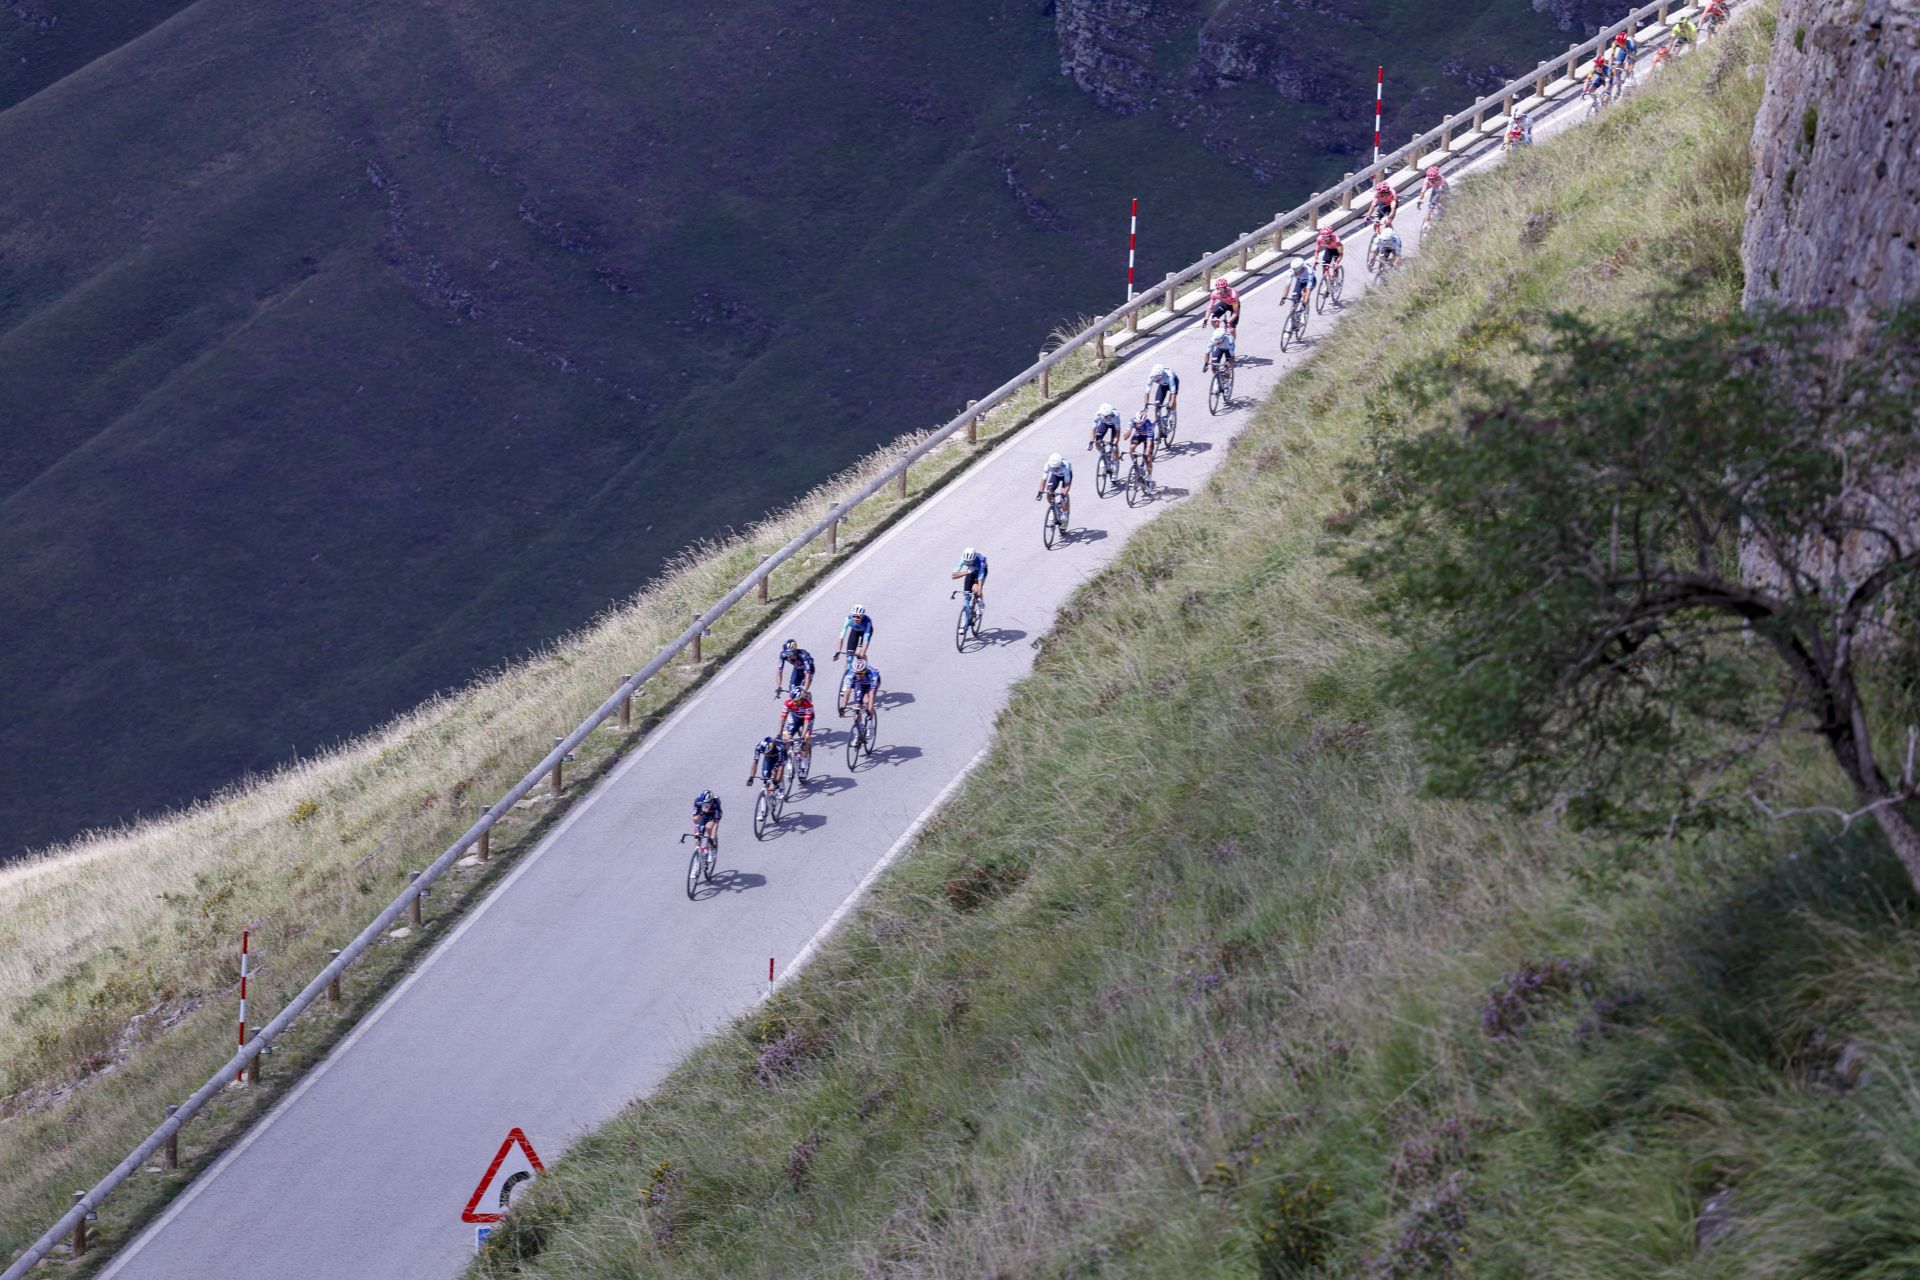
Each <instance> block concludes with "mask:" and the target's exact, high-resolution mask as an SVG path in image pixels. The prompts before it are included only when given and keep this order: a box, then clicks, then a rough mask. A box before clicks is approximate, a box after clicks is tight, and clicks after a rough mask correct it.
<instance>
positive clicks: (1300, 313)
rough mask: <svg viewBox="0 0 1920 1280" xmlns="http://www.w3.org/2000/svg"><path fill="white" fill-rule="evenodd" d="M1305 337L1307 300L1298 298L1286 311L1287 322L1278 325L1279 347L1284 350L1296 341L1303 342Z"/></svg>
mask: <svg viewBox="0 0 1920 1280" xmlns="http://www.w3.org/2000/svg"><path fill="white" fill-rule="evenodd" d="M1306 338H1307V300H1306V299H1305V298H1302V299H1300V300H1299V301H1298V302H1296V303H1294V304H1293V310H1291V311H1289V312H1287V322H1286V323H1285V324H1284V325H1282V326H1280V349H1281V350H1282V351H1285V350H1286V349H1287V348H1288V347H1290V346H1292V345H1293V344H1294V343H1296V342H1305V341H1306Z"/></svg>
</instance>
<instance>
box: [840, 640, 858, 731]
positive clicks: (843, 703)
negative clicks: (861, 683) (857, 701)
mask: <svg viewBox="0 0 1920 1280" xmlns="http://www.w3.org/2000/svg"><path fill="white" fill-rule="evenodd" d="M859 656H860V655H859V654H857V653H855V652H854V651H853V650H851V649H849V650H847V665H846V666H845V667H844V668H843V669H842V670H841V672H840V687H839V689H838V690H837V691H836V692H835V694H834V706H835V707H836V708H837V709H838V710H839V712H840V714H841V715H843V716H844V715H846V714H847V689H848V688H849V687H850V686H851V685H852V684H853V662H854V659H855V658H857V657H859Z"/></svg>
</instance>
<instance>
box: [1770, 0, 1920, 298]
mask: <svg viewBox="0 0 1920 1280" xmlns="http://www.w3.org/2000/svg"><path fill="white" fill-rule="evenodd" d="M1917 147H1920V3H1916V0H1782V3H1781V6H1780V26H1779V30H1778V32H1777V33H1776V35H1775V37H1774V42H1773V53H1772V58H1771V61H1770V62H1769V64H1768V67H1767V89H1766V96H1765V98H1764V99H1763V100H1762V102H1761V105H1760V115H1759V118H1758V119H1757V120H1756V121H1755V122H1754V129H1753V164H1754V173H1753V185H1752V188H1751V190H1750V192H1749V194H1748V196H1747V225H1746V231H1745V234H1744V236H1743V239H1742V242H1741V254H1742V258H1743V259H1744V261H1745V263H1746V271H1747V280H1746V303H1747V305H1748V306H1750V307H1751V306H1754V305H1756V304H1758V303H1764V302H1778V303H1784V304H1787V305H1791V306H1797V307H1838V308H1840V309H1842V310H1844V311H1845V312H1847V313H1848V314H1850V315H1851V316H1852V317H1854V319H1855V320H1856V321H1859V320H1862V319H1864V318H1865V316H1866V315H1867V313H1868V312H1869V311H1870V310H1871V309H1872V308H1873V307H1875V306H1885V305H1887V304H1889V303H1893V302H1897V301H1899V300H1901V299H1904V298H1910V297H1913V296H1914V295H1915V294H1917V293H1920V151H1917V149H1916V148H1917Z"/></svg>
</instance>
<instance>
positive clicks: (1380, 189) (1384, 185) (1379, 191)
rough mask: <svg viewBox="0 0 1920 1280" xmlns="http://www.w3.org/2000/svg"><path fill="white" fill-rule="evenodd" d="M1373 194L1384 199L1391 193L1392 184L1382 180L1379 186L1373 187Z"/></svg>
mask: <svg viewBox="0 0 1920 1280" xmlns="http://www.w3.org/2000/svg"><path fill="white" fill-rule="evenodd" d="M1373 194H1375V195H1376V196H1379V197H1380V198H1381V199H1383V200H1384V199H1386V198H1387V197H1388V196H1390V195H1392V194H1393V184H1392V183H1390V182H1385V181H1383V182H1381V184H1380V185H1379V186H1377V187H1375V188H1374V189H1373Z"/></svg>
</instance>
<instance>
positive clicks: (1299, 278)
mask: <svg viewBox="0 0 1920 1280" xmlns="http://www.w3.org/2000/svg"><path fill="white" fill-rule="evenodd" d="M1286 279H1287V301H1289V302H1291V303H1292V304H1293V309H1294V310H1295V311H1300V310H1304V309H1305V308H1306V305H1307V303H1308V301H1309V300H1311V299H1312V297H1313V286H1314V285H1316V284H1318V283H1319V280H1318V279H1317V278H1316V277H1315V276H1314V274H1313V268H1312V267H1310V266H1308V265H1307V260H1306V259H1305V258H1295V259H1294V260H1293V263H1292V265H1291V266H1289V267H1288V268H1287V277H1286Z"/></svg>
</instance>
